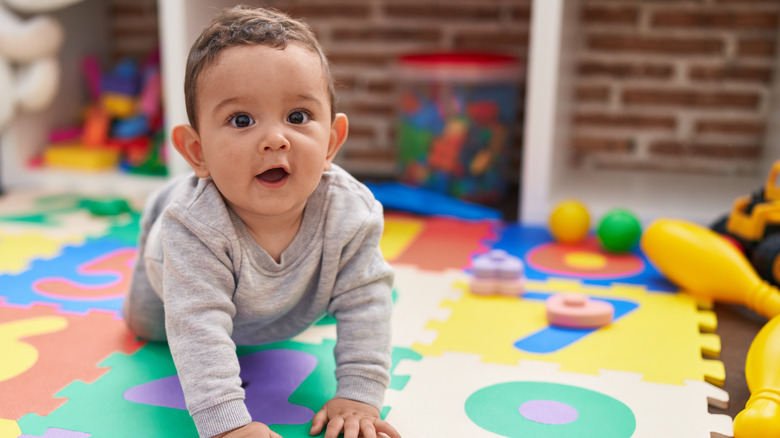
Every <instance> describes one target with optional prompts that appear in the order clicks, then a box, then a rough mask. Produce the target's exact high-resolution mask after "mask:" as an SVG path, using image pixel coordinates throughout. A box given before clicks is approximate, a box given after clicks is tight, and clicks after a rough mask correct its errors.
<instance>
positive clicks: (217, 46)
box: [184, 5, 336, 130]
mask: <svg viewBox="0 0 780 438" xmlns="http://www.w3.org/2000/svg"><path fill="white" fill-rule="evenodd" d="M288 42H295V43H298V44H300V45H301V46H303V47H304V48H306V49H309V50H311V51H312V52H314V53H315V54H317V55H318V56H319V57H320V60H321V61H322V68H323V70H324V72H325V79H326V80H327V82H328V94H329V95H330V111H331V119H333V118H334V117H335V114H336V101H335V99H336V97H335V91H334V84H333V77H332V76H331V73H330V68H329V66H328V59H327V58H326V57H325V53H324V52H323V50H322V47H321V46H320V43H319V41H317V37H316V36H315V35H314V32H312V30H311V28H310V27H309V26H308V25H307V24H306V23H304V22H302V21H300V20H296V19H293V18H291V17H290V16H289V15H286V14H284V13H283V12H280V11H278V10H275V9H271V8H262V7H250V6H243V5H242V6H236V7H233V8H229V9H224V10H222V11H221V12H220V13H219V14H218V15H217V16H216V17H214V19H213V20H212V21H211V23H210V24H209V25H208V27H206V29H205V30H204V31H203V33H201V35H200V37H198V39H197V40H196V41H195V43H193V44H192V48H190V54H189V57H188V59H187V70H186V73H185V75H184V99H185V104H186V107H187V118H188V119H189V121H190V125H192V127H193V128H195V129H196V130H197V129H198V124H197V123H198V117H197V112H196V102H197V99H196V96H197V81H198V77H199V76H200V74H201V72H202V71H203V69H205V68H206V67H208V66H209V65H211V64H212V63H213V62H214V61H215V60H216V59H217V57H218V56H219V54H220V52H222V51H223V50H224V49H227V48H229V47H235V46H242V45H255V44H260V45H264V46H269V47H274V48H278V49H284V48H285V47H287V44H288Z"/></svg>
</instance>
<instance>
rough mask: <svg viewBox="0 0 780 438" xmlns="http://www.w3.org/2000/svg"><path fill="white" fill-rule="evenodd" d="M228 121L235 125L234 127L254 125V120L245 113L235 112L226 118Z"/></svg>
mask: <svg viewBox="0 0 780 438" xmlns="http://www.w3.org/2000/svg"><path fill="white" fill-rule="evenodd" d="M228 123H230V125H231V126H235V127H236V128H246V127H247V126H252V125H254V124H255V121H254V119H253V118H252V117H249V116H248V115H246V114H236V115H235V116H233V117H231V118H230V120H228Z"/></svg>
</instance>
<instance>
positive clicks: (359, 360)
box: [312, 202, 397, 437]
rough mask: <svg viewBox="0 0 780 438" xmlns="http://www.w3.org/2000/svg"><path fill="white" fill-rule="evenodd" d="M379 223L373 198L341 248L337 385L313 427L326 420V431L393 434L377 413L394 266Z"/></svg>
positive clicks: (335, 304)
mask: <svg viewBox="0 0 780 438" xmlns="http://www.w3.org/2000/svg"><path fill="white" fill-rule="evenodd" d="M382 229H383V216H382V207H381V205H380V204H379V203H378V202H376V203H375V204H374V208H372V209H371V211H370V212H369V214H368V216H367V217H366V219H365V221H364V222H363V224H362V226H361V227H360V229H359V230H358V231H357V232H356V233H355V235H354V236H353V237H352V239H351V240H350V242H349V244H347V245H346V246H345V248H344V250H343V251H342V259H341V260H340V266H339V271H338V272H339V274H338V279H337V280H336V284H335V289H334V295H333V298H332V300H331V303H330V305H329V308H328V311H329V313H331V314H332V315H333V316H334V317H335V318H336V320H337V326H336V329H337V342H336V347H335V350H334V355H335V359H336V379H337V380H338V385H337V389H336V396H335V398H334V399H333V400H331V401H330V402H328V403H327V404H326V405H325V407H324V408H323V410H322V411H320V413H318V414H317V417H316V418H315V422H314V423H313V429H312V430H313V431H316V430H321V429H322V426H323V425H324V423H326V422H327V423H328V424H329V425H328V429H327V430H328V435H326V436H328V437H330V436H331V433H337V432H338V431H340V430H342V429H343V430H344V431H345V433H346V432H347V431H352V430H353V428H354V430H360V431H363V433H364V434H366V433H375V432H376V430H379V431H380V432H385V433H387V434H388V435H390V436H397V432H395V429H393V428H392V427H391V426H390V425H389V424H387V423H385V422H384V421H382V420H381V419H380V417H379V410H380V409H381V408H382V404H383V399H384V393H385V391H386V389H387V386H388V384H389V383H390V373H389V369H390V365H391V356H390V352H391V343H390V314H391V311H392V298H391V295H392V284H393V271H392V268H391V267H390V266H389V265H388V264H387V262H386V261H385V260H384V258H383V257H382V253H381V251H380V248H379V240H380V239H381V237H382ZM333 431H335V432H333ZM371 431H373V432H371ZM393 433H395V435H393ZM332 436H334V437H335V436H336V435H332ZM345 436H351V435H345ZM355 436H356V435H355ZM366 436H373V435H366Z"/></svg>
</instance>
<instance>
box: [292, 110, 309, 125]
mask: <svg viewBox="0 0 780 438" xmlns="http://www.w3.org/2000/svg"><path fill="white" fill-rule="evenodd" d="M309 118H310V117H309V114H307V113H306V112H304V111H293V112H292V113H290V115H289V116H287V121H288V122H290V123H292V124H295V125H300V124H302V123H306V122H308V121H309Z"/></svg>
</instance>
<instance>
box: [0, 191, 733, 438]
mask: <svg viewBox="0 0 780 438" xmlns="http://www.w3.org/2000/svg"><path fill="white" fill-rule="evenodd" d="M110 202H114V203H115V202H116V200H111V201H106V200H102V199H99V198H89V197H83V196H79V195H73V194H41V193H11V194H7V195H5V196H3V197H2V198H0V438H19V437H24V438H30V437H49V438H85V437H110V438H123V437H128V438H130V437H132V438H137V437H172V436H175V437H189V436H192V437H194V436H197V434H196V432H195V428H194V424H193V423H192V420H191V419H190V417H189V415H188V413H187V411H186V409H185V405H184V399H183V396H182V393H181V387H180V385H179V380H178V377H177V374H176V369H175V367H174V365H173V361H172V359H171V356H170V351H169V349H168V348H167V345H166V344H161V343H147V342H143V341H140V340H137V339H135V338H134V337H133V336H132V334H131V333H130V332H129V331H128V330H127V329H126V328H125V325H124V322H123V321H122V319H121V313H120V308H121V302H122V297H123V295H124V293H125V291H126V290H127V287H128V281H129V277H130V271H131V269H132V266H133V263H134V261H135V257H136V249H135V236H136V234H137V232H138V219H139V215H138V212H137V206H136V207H134V208H133V207H129V208H116V209H108V210H109V211H106V209H101V208H96V206H97V207H99V206H104V205H105V204H107V203H110ZM135 204H137V203H135ZM112 205H113V204H112ZM381 245H382V250H383V253H384V255H385V257H386V258H387V260H388V261H389V262H390V263H391V264H392V265H393V266H394V268H395V270H396V281H395V288H394V294H393V300H394V314H393V352H392V354H393V356H392V357H393V367H392V369H391V375H392V382H391V385H390V388H389V390H388V392H387V395H386V398H385V407H384V409H383V410H382V415H383V417H385V418H386V419H387V420H388V421H390V422H391V424H393V425H394V426H395V427H396V428H397V429H398V430H399V431H400V432H401V433H402V435H403V436H404V437H406V438H409V437H411V438H438V437H524V438H537V437H538V438H543V437H544V438H555V437H574V436H576V437H580V438H582V437H599V438H629V437H637V438H638V437H648V438H650V437H652V438H655V437H679V438H699V437H700V438H709V437H710V436H711V434H715V436H718V435H722V436H732V421H731V418H730V417H729V416H727V415H722V414H711V413H710V412H709V410H708V405H709V404H713V405H720V406H722V405H724V404H726V403H727V402H728V394H727V393H726V392H725V391H724V390H722V389H721V388H719V387H718V385H722V384H723V381H724V378H725V375H724V374H725V372H724V368H723V365H722V363H721V362H719V361H718V360H717V357H718V354H719V352H720V340H719V338H718V337H717V336H716V335H715V334H714V333H713V332H714V330H715V327H716V324H717V321H716V318H715V315H714V313H713V312H711V311H709V310H707V309H706V307H707V303H701V302H697V301H695V300H694V299H693V298H691V297H690V296H688V295H686V294H682V293H679V292H677V290H676V289H675V287H674V286H673V285H672V284H671V283H669V282H668V281H666V279H664V278H663V277H662V276H661V275H660V274H659V273H658V271H657V270H655V269H654V268H653V266H652V265H651V264H650V263H649V262H648V259H647V258H646V257H645V256H644V255H643V254H641V253H640V252H639V251H634V252H631V253H627V254H618V255H616V254H607V253H604V252H603V251H601V250H600V249H599V247H598V245H597V244H595V243H594V242H593V241H585V242H582V243H580V244H576V245H562V244H558V243H555V242H554V241H553V240H552V238H551V236H550V234H549V233H548V232H547V230H545V229H543V228H529V227H522V226H520V225H518V224H508V223H502V222H500V221H498V220H482V221H480V220H460V219H454V218H445V217H436V216H417V215H412V214H405V213H397V212H387V213H386V227H385V235H384V237H383V240H382V243H381ZM491 249H501V250H504V251H506V252H507V253H508V254H511V255H514V256H516V257H519V258H521V259H522V261H523V262H524V265H525V278H526V280H525V284H524V293H523V295H522V296H519V297H518V296H493V295H478V294H474V293H472V292H471V291H470V279H471V278H472V275H473V272H472V261H473V260H474V258H475V257H476V256H479V255H481V254H484V253H486V252H487V251H489V250H491ZM558 293H569V294H576V295H585V296H587V297H588V298H590V299H593V300H600V301H606V302H608V303H610V304H612V306H613V308H614V318H613V321H612V323H610V324H609V325H607V326H604V327H601V328H587V329H573V328H560V327H556V326H551V325H549V324H548V322H547V318H546V313H545V312H546V307H545V301H546V299H547V298H548V297H550V296H552V295H554V294H558ZM335 335H336V331H335V322H334V321H333V320H330V319H328V318H325V319H323V320H321V321H320V322H318V323H317V324H315V325H314V326H312V327H311V328H309V329H308V330H307V331H305V332H303V333H301V334H300V335H298V336H296V337H295V338H293V339H290V340H288V341H285V342H281V343H277V344H271V345H259V346H241V347H239V348H238V355H239V361H240V363H241V368H242V375H241V377H242V380H243V381H244V384H245V385H244V386H245V387H246V396H247V397H246V404H247V407H248V409H249V410H250V412H251V413H252V415H253V417H254V418H255V419H256V420H258V421H262V422H265V423H266V424H268V425H269V426H270V427H271V428H272V429H273V430H274V431H276V432H278V433H279V434H281V435H282V436H284V437H285V438H294V437H308V436H309V434H308V431H309V429H310V425H311V420H312V417H313V416H314V413H315V412H316V411H317V410H319V408H320V407H321V406H322V404H323V403H325V402H326V401H327V400H328V399H329V398H330V397H332V395H333V394H334V393H335V387H336V381H335V377H334V368H335V363H334V361H333V353H332V352H333V346H334V345H335Z"/></svg>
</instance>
